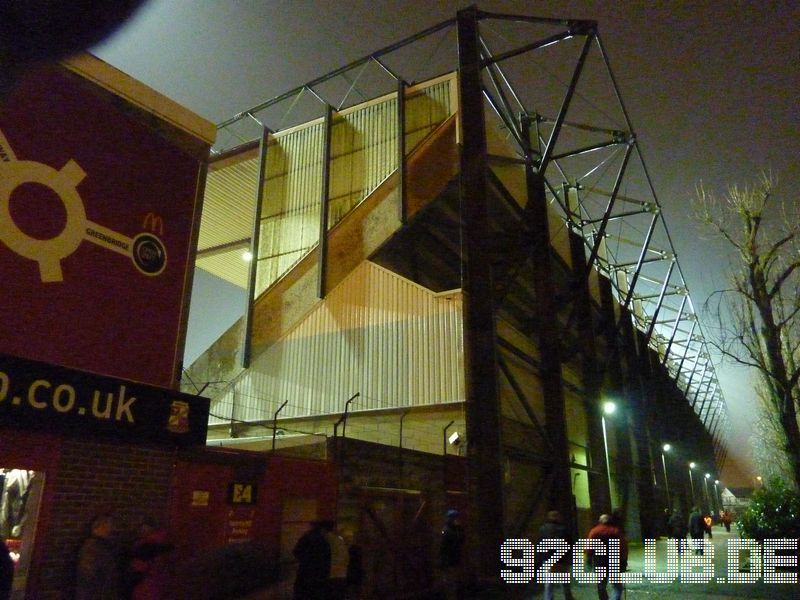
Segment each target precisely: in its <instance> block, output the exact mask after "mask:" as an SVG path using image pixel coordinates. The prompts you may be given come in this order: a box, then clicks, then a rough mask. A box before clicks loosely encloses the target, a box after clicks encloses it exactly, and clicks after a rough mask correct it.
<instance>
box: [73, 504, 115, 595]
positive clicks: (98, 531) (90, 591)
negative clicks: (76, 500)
mask: <svg viewBox="0 0 800 600" xmlns="http://www.w3.org/2000/svg"><path fill="white" fill-rule="evenodd" d="M114 533H115V531H114V519H113V517H111V515H100V516H98V517H96V518H95V519H94V520H93V521H92V525H91V533H90V535H89V537H87V538H86V539H85V540H84V542H83V544H82V545H81V549H80V551H79V552H78V573H77V578H76V582H75V599H76V600H119V599H120V598H122V593H121V581H120V570H119V548H118V547H117V544H116V541H115V540H114Z"/></svg>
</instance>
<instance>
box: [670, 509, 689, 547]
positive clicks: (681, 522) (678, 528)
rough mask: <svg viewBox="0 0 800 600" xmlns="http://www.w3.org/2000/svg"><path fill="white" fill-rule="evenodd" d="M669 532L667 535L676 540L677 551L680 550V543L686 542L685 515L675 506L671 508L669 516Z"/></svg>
mask: <svg viewBox="0 0 800 600" xmlns="http://www.w3.org/2000/svg"><path fill="white" fill-rule="evenodd" d="M668 526H669V534H668V536H667V537H669V538H670V539H674V540H677V542H678V552H679V553H680V552H681V545H682V544H686V542H685V540H686V517H685V516H683V515H682V514H681V511H680V510H678V509H677V508H673V509H672V514H671V515H670V517H669V522H668Z"/></svg>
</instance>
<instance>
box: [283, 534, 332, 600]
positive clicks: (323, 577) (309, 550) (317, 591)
mask: <svg viewBox="0 0 800 600" xmlns="http://www.w3.org/2000/svg"><path fill="white" fill-rule="evenodd" d="M331 531H333V521H314V522H313V523H312V524H311V529H309V530H308V531H307V532H305V533H304V534H303V535H302V536H301V537H300V539H299V540H297V544H296V545H295V547H294V550H293V552H292V553H293V554H294V557H295V558H296V559H297V578H296V579H295V581H294V600H317V599H320V600H322V599H324V598H326V597H327V589H328V578H329V577H330V573H331V546H330V544H329V543H328V540H327V539H326V533H328V532H331Z"/></svg>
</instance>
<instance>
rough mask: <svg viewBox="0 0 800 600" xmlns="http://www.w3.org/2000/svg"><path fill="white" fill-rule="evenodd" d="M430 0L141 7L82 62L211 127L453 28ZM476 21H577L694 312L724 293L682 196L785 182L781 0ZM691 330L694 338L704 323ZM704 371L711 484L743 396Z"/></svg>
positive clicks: (787, 124) (717, 265) (792, 85)
mask: <svg viewBox="0 0 800 600" xmlns="http://www.w3.org/2000/svg"><path fill="white" fill-rule="evenodd" d="M470 4H471V2H457V1H445V0H439V1H436V2H431V1H429V0H406V1H399V0H391V1H388V0H387V1H380V0H349V1H348V0H345V1H338V2H332V1H331V2H327V1H311V0H249V1H248V0H240V1H237V2H224V1H210V0H205V1H200V2H190V1H188V0H151V1H150V2H149V3H148V4H146V5H145V6H144V8H143V9H142V10H140V12H139V13H138V14H137V15H136V16H135V17H134V18H133V19H131V20H130V21H129V22H128V23H127V24H126V25H125V26H124V28H123V29H121V30H120V31H119V32H118V33H117V34H116V35H115V36H114V37H113V38H111V39H110V40H107V41H106V43H105V44H103V45H102V46H100V47H98V48H95V49H94V52H95V53H96V54H98V55H99V56H100V57H101V58H103V59H105V60H106V61H108V62H110V63H112V64H113V65H115V66H116V67H118V68H120V69H122V70H123V71H125V72H127V73H129V74H130V75H132V76H134V77H135V78H137V79H139V80H141V81H143V82H144V83H146V84H148V85H150V86H151V87H153V88H155V89H156V90H158V91H160V92H162V93H164V94H165V95H167V96H170V97H171V98H173V99H175V100H177V101H178V102H180V103H182V104H184V105H185V106H187V107H188V108H190V109H192V110H194V111H195V112H197V113H199V114H200V115H202V116H204V117H206V118H207V119H209V120H211V121H213V122H220V121H222V120H225V119H227V118H229V117H231V116H233V115H234V114H236V113H238V112H240V111H242V110H244V109H247V108H250V107H251V106H254V105H256V104H258V103H259V102H261V101H263V100H267V99H269V98H272V97H274V96H277V95H278V94H280V93H282V92H285V91H287V90H289V89H292V88H295V87H297V86H298V85H301V84H302V83H305V82H306V81H309V80H311V79H314V78H316V77H318V76H320V75H323V74H325V73H327V72H329V71H331V70H333V69H335V68H337V67H340V66H343V65H344V64H347V63H349V62H351V61H353V60H355V59H357V58H360V57H362V56H364V55H367V54H369V53H371V52H373V51H375V50H377V49H379V48H382V47H384V46H387V45H389V44H391V43H393V42H395V41H398V40H399V39H401V38H403V37H405V36H408V35H411V34H413V33H416V32H417V31H419V30H420V29H423V28H425V27H428V26H430V25H433V24H435V23H438V22H440V21H442V20H445V19H447V18H450V17H453V16H454V15H455V11H456V10H457V9H459V8H462V7H465V6H468V5H470ZM478 6H479V8H481V9H484V10H487V11H492V12H506V13H518V14H528V15H537V16H548V17H559V18H583V19H593V20H596V21H598V23H599V31H600V35H601V37H602V39H603V43H604V45H605V47H606V50H607V52H608V55H609V59H610V62H611V66H612V68H613V70H614V74H615V76H616V78H617V82H618V84H619V88H620V91H621V94H622V97H623V99H624V102H625V104H626V107H627V109H628V112H629V114H630V118H631V121H632V124H633V127H634V130H635V131H636V133H637V137H638V141H639V145H640V148H641V151H642V154H643V156H644V158H645V161H646V162H647V165H648V168H649V171H650V174H651V176H652V179H653V182H654V186H655V190H656V192H657V194H658V198H659V201H660V202H661V204H662V207H663V209H664V216H665V219H666V222H667V224H668V227H669V230H670V233H671V235H672V238H673V242H674V245H675V249H676V250H677V254H678V260H679V262H680V264H681V267H682V271H683V274H684V276H685V278H686V280H687V283H688V284H689V289H690V292H691V295H692V299H693V302H694V305H695V307H696V309H697V310H698V312H700V314H701V316H702V314H703V313H702V311H701V307H702V304H703V302H704V301H705V300H706V298H707V297H708V296H709V294H710V293H711V292H713V291H714V290H715V289H719V288H722V287H724V282H725V269H726V260H727V256H728V253H727V251H726V248H725V246H723V245H722V244H721V243H720V242H718V241H715V240H712V239H708V238H707V236H704V235H702V234H701V232H700V230H699V229H698V227H697V225H696V224H695V223H694V222H693V221H692V220H691V218H690V213H691V207H690V204H689V199H690V197H691V196H692V195H693V193H694V190H695V188H696V186H697V185H698V184H699V183H701V182H702V183H703V184H704V185H706V186H707V187H709V188H711V189H716V190H720V191H723V190H724V188H725V186H727V185H728V184H731V183H740V184H741V183H747V182H749V181H752V180H753V179H754V178H755V177H756V176H757V174H758V173H759V172H760V171H761V170H765V169H769V170H771V171H772V172H773V173H774V174H776V175H777V176H778V179H779V182H780V190H782V191H783V193H784V194H785V195H787V197H788V195H790V194H792V193H793V192H794V191H795V190H796V189H798V186H800V168H799V167H798V163H797V161H798V156H799V155H800V131H798V124H799V123H800V103H799V102H798V90H800V64H798V62H800V35H798V34H799V33H800V31H798V25H797V24H798V22H800V3H797V2H795V1H792V0H783V1H772V0H763V1H759V2H756V1H751V2H738V1H735V0H715V1H702V0H700V1H694V2H688V1H680V0H678V1H673V2H663V1H661V2H660V1H652V2H651V1H645V0H636V1H628V2H608V1H607V2H586V1H584V2H577V1H568V2H535V1H528V2H522V1H506V2H503V1H494V2H490V1H486V2H480V3H478ZM705 329H706V330H707V335H708V329H709V327H706V328H705ZM717 374H718V376H719V379H720V381H721V384H722V388H723V393H724V396H725V399H726V401H727V403H728V405H729V408H730V413H731V417H732V422H733V434H732V436H731V440H730V441H731V444H730V451H731V459H730V460H729V463H730V464H729V469H728V470H727V472H726V473H724V474H723V476H724V478H726V479H728V480H729V481H731V483H736V484H739V485H747V484H748V483H750V481H748V479H747V474H746V473H735V472H734V470H732V468H733V467H735V465H736V463H739V464H742V465H743V466H744V467H745V471H747V470H749V471H751V472H752V473H755V472H756V471H757V470H758V467H757V466H752V465H751V466H749V467H748V466H747V463H748V460H749V457H748V454H749V453H748V447H749V445H748V444H747V443H746V441H747V439H748V436H749V435H750V424H751V423H752V420H753V418H754V417H753V403H754V394H753V391H752V385H751V384H750V382H749V375H748V374H747V373H745V372H743V371H742V370H741V369H739V368H736V367H733V366H728V365H725V364H722V365H717Z"/></svg>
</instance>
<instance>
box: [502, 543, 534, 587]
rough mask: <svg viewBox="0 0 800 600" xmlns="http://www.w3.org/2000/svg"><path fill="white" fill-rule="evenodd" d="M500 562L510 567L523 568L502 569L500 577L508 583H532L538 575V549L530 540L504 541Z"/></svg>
mask: <svg viewBox="0 0 800 600" xmlns="http://www.w3.org/2000/svg"><path fill="white" fill-rule="evenodd" d="M520 554H521V555H522V556H519V555H520ZM500 560H501V561H502V562H503V564H504V565H507V566H509V567H519V568H521V570H519V569H514V568H511V569H501V570H500V577H502V578H503V581H505V582H506V583H530V581H531V580H532V579H533V576H534V574H535V573H536V564H535V563H536V548H535V547H534V545H533V542H531V541H530V540H529V539H524V538H523V539H510V540H504V541H503V543H502V545H501V546H500Z"/></svg>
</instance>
